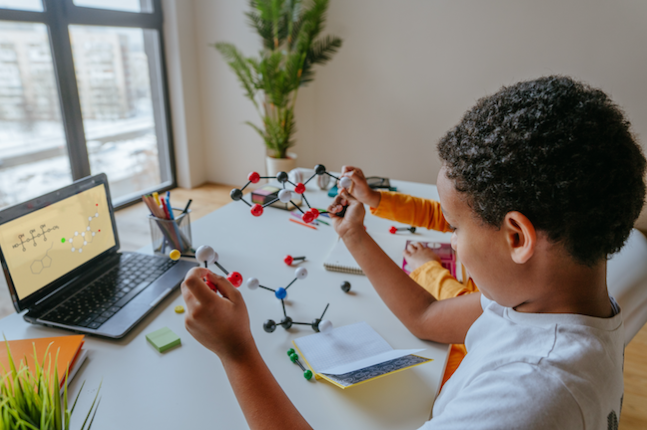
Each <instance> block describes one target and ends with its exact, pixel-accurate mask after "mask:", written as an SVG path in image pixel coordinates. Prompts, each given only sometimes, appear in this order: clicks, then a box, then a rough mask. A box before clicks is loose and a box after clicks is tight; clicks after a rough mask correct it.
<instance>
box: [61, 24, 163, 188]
mask: <svg viewBox="0 0 647 430" xmlns="http://www.w3.org/2000/svg"><path fill="white" fill-rule="evenodd" d="M70 38H71V41H72V52H73V55H74V68H75V70H76V79H77V84H78V88H79V97H80V100H81V111H82V113H83V125H84V128H85V137H86V141H87V147H88V154H89V158H90V168H91V171H92V173H93V174H95V173H100V172H105V173H106V175H107V176H108V180H109V181H110V191H111V194H112V197H113V199H115V200H120V199H121V200H123V199H124V198H125V197H126V196H132V195H134V194H137V193H140V194H141V193H142V192H143V191H145V190H148V189H152V188H159V187H160V185H162V184H164V183H166V182H168V183H169V184H170V182H171V180H172V179H171V171H170V163H169V159H168V143H167V141H166V128H165V126H166V125H165V123H164V115H162V114H161V112H163V106H162V102H161V100H162V97H161V95H160V94H161V82H160V79H159V78H158V76H160V71H159V67H160V65H161V61H160V60H159V55H158V54H159V43H158V34H157V32H156V31H155V30H143V29H140V28H122V27H97V26H81V25H74V26H70ZM151 64H153V65H154V66H153V67H152V70H151V69H150V67H151Z"/></svg>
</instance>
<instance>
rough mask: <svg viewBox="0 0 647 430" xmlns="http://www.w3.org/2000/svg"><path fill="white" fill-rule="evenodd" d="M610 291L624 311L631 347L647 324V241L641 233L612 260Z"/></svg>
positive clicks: (634, 230) (627, 340)
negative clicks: (635, 337)
mask: <svg viewBox="0 0 647 430" xmlns="http://www.w3.org/2000/svg"><path fill="white" fill-rule="evenodd" d="M607 287H608V289H609V295H611V296H613V297H614V298H615V299H616V301H617V302H618V304H619V305H620V307H621V308H622V315H623V319H624V324H625V345H627V344H629V342H630V341H631V339H633V337H634V336H635V335H636V333H638V332H639V331H640V329H641V328H642V327H643V326H644V325H645V323H647V238H645V236H644V235H643V234H642V233H641V232H639V231H638V230H636V229H633V230H632V231H631V235H630V236H629V239H627V243H625V246H624V247H623V248H622V249H621V250H620V252H618V253H617V254H615V255H613V256H612V257H611V259H610V260H609V262H608V264H607Z"/></svg>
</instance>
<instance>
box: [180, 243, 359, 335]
mask: <svg viewBox="0 0 647 430" xmlns="http://www.w3.org/2000/svg"><path fill="white" fill-rule="evenodd" d="M182 256H183V255H182V254H181V253H180V251H178V250H176V249H174V250H172V251H171V252H170V253H169V257H170V258H171V259H172V260H178V259H179V258H180V257H182ZM195 259H196V260H197V261H198V263H200V264H201V265H204V267H205V268H208V266H209V264H215V265H216V266H218V268H219V269H220V270H221V271H223V272H224V273H225V275H226V276H227V280H228V281H229V282H231V283H232V285H234V286H235V287H239V286H240V285H241V284H242V282H243V277H242V275H241V274H240V273H238V272H231V273H230V272H228V271H227V269H225V268H224V267H223V266H222V265H221V264H220V263H218V253H217V252H216V251H215V250H214V249H213V248H212V247H210V246H201V247H199V248H198V249H197V250H196V252H195ZM300 260H305V257H292V256H290V255H288V256H286V257H285V258H284V260H283V261H284V263H286V264H287V265H288V266H290V265H292V263H293V262H294V261H300ZM307 276H308V271H307V270H306V269H305V268H304V267H297V268H296V269H295V271H294V279H293V280H292V281H291V282H290V283H289V284H288V285H287V286H286V287H285V288H283V287H279V288H277V289H274V288H269V287H266V286H264V285H261V283H260V281H259V280H258V279H257V278H249V279H248V280H247V287H248V288H249V289H250V290H256V289H258V288H262V289H264V290H267V291H271V292H273V293H274V297H276V298H277V299H278V300H280V301H281V306H282V308H283V319H282V320H281V322H279V323H278V324H277V323H276V322H275V321H274V320H271V319H268V320H267V321H265V322H264V323H263V330H265V331H266V332H267V333H272V332H274V330H276V327H277V326H279V325H280V326H281V327H283V328H284V329H285V330H287V329H289V328H290V327H292V325H308V326H310V327H312V329H313V330H314V331H315V332H317V333H318V332H322V333H328V332H330V331H331V330H332V329H333V325H332V322H330V321H329V320H324V319H323V317H324V315H325V314H326V311H327V310H328V306H329V305H330V304H327V305H326V307H325V308H324V310H323V313H322V314H321V316H320V317H319V318H315V319H314V320H312V322H309V323H308V322H299V321H294V320H293V319H292V318H291V317H290V316H288V314H287V312H286V310H285V301H284V300H285V298H286V297H287V295H288V289H289V288H290V287H291V286H292V284H294V283H295V282H296V281H297V280H303V279H305V278H306V277H307ZM204 281H205V282H206V284H207V285H208V286H209V288H211V289H212V290H213V291H214V292H217V290H218V289H217V288H216V286H215V285H214V284H213V283H212V282H211V281H209V280H208V279H206V278H205V279H204ZM350 288H351V286H350V283H349V282H347V281H344V282H343V283H342V285H341V289H342V291H344V292H345V293H348V292H349V291H350Z"/></svg>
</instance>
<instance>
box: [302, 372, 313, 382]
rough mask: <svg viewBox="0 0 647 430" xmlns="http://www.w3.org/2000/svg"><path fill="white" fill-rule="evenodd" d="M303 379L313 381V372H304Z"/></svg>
mask: <svg viewBox="0 0 647 430" xmlns="http://www.w3.org/2000/svg"><path fill="white" fill-rule="evenodd" d="M303 377H304V378H306V379H307V380H308V381H309V380H310V379H312V370H306V371H305V372H303Z"/></svg>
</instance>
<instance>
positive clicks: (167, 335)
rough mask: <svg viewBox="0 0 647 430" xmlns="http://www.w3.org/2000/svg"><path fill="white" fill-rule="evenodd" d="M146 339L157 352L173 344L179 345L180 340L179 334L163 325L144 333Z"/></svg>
mask: <svg viewBox="0 0 647 430" xmlns="http://www.w3.org/2000/svg"><path fill="white" fill-rule="evenodd" d="M146 339H147V340H148V341H149V342H150V343H151V345H153V346H154V347H155V349H157V350H158V351H159V352H164V351H166V350H168V349H170V348H173V347H174V346H177V345H180V344H181V343H182V340H181V339H180V336H178V335H177V334H175V333H173V332H172V331H171V329H170V328H168V327H164V328H161V329H159V330H155V331H154V332H152V333H148V334H147V335H146Z"/></svg>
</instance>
